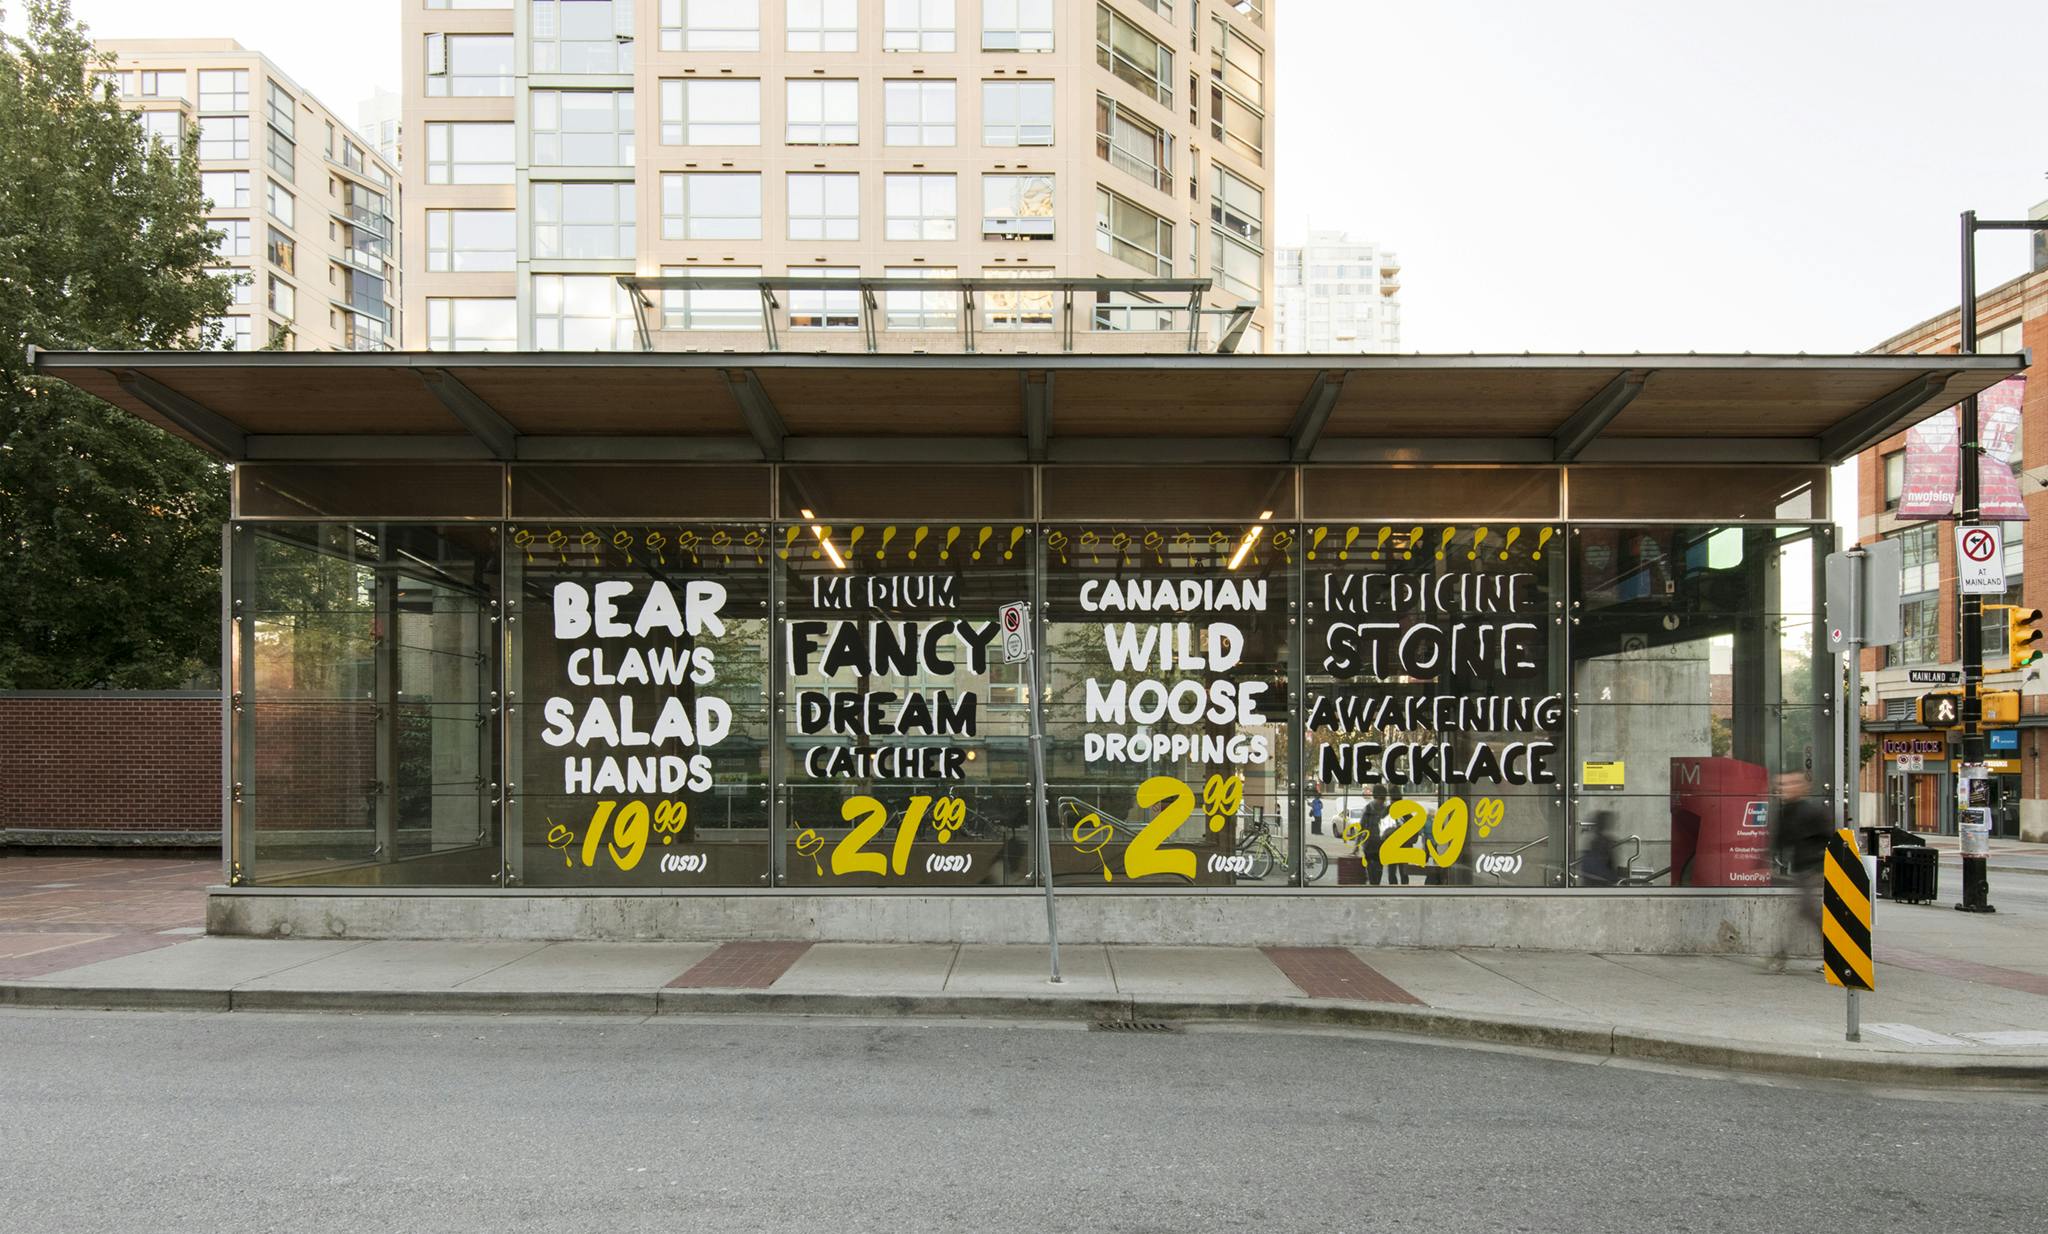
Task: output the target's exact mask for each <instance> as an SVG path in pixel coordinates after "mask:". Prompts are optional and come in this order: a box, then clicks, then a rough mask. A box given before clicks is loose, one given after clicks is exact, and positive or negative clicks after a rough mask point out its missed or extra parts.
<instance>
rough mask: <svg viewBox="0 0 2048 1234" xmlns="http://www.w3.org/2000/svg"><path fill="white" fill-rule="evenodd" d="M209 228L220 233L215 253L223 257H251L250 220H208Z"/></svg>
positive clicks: (214, 247) (214, 249)
mask: <svg viewBox="0 0 2048 1234" xmlns="http://www.w3.org/2000/svg"><path fill="white" fill-rule="evenodd" d="M206 225H207V227H209V228H211V229H212V230H214V231H216V232H219V233H220V240H219V242H218V243H216V244H215V245H214V246H213V251H214V252H215V253H217V254H218V255H220V256H222V257H247V256H248V255H249V220H248V219H208V220H206Z"/></svg>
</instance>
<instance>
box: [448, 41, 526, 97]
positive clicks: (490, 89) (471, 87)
mask: <svg viewBox="0 0 2048 1234" xmlns="http://www.w3.org/2000/svg"><path fill="white" fill-rule="evenodd" d="M511 93H512V36H511V35H509V34H430V35H428V36H427V97H428V98H437V99H438V98H474V97H480V96H486V97H487V96H509V95H510V94H511Z"/></svg>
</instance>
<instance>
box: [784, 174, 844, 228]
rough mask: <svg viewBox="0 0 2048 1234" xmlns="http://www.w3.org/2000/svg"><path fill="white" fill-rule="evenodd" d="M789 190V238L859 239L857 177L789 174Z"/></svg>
mask: <svg viewBox="0 0 2048 1234" xmlns="http://www.w3.org/2000/svg"><path fill="white" fill-rule="evenodd" d="M788 187H789V238H790V239H792V240H858V239H860V177H859V176H858V175H855V174H852V173H850V172H830V173H821V172H791V173H790V174H789V185H788Z"/></svg>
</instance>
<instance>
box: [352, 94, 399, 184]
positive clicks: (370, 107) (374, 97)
mask: <svg viewBox="0 0 2048 1234" xmlns="http://www.w3.org/2000/svg"><path fill="white" fill-rule="evenodd" d="M404 109H405V99H404V98H403V97H401V96H400V95H398V94H396V93H394V92H392V91H390V90H386V89H384V88H383V87H381V86H380V87H378V88H377V89H376V91H374V92H373V93H372V94H371V95H370V97H369V98H366V99H364V100H363V101H362V102H361V103H358V104H357V105H356V131H357V132H359V133H361V134H362V135H363V136H364V137H367V138H368V139H369V141H370V147H371V148H372V149H374V150H375V151H376V152H377V157H379V158H381V159H383V160H384V161H385V162H386V163H389V164H390V165H391V166H393V167H403V166H405V162H404V159H403V157H402V155H401V154H400V140H399V138H400V134H401V129H400V125H399V120H400V118H401V113H402V112H403V111H404Z"/></svg>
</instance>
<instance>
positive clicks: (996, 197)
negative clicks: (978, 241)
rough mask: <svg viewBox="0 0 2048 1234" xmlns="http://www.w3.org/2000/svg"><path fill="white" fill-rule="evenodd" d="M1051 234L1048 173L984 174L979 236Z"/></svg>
mask: <svg viewBox="0 0 2048 1234" xmlns="http://www.w3.org/2000/svg"><path fill="white" fill-rule="evenodd" d="M1052 237H1053V194H1052V177H1051V176H983V177H982V178H981V238H982V239H984V240H1050V239H1052Z"/></svg>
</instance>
